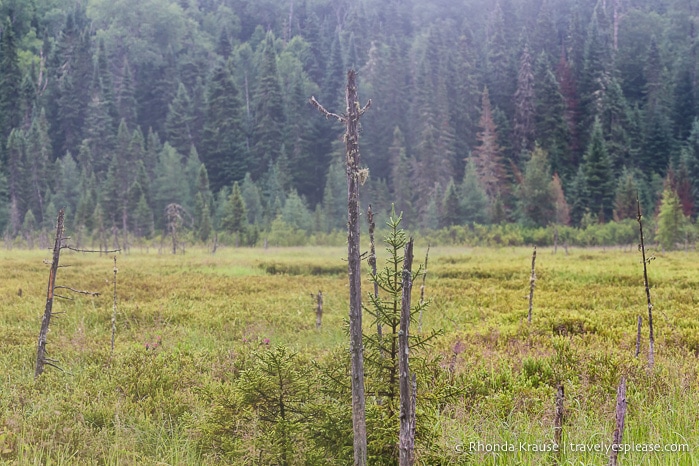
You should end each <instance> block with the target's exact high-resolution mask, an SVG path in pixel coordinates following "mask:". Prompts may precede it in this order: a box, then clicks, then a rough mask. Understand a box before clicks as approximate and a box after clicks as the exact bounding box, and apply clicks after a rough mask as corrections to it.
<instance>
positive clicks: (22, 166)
mask: <svg viewBox="0 0 699 466" xmlns="http://www.w3.org/2000/svg"><path fill="white" fill-rule="evenodd" d="M26 145H27V140H26V137H25V135H24V131H22V130H21V129H13V130H12V131H11V132H10V136H9V137H8V138H7V151H6V152H7V174H8V178H9V184H8V195H9V201H10V206H11V207H10V233H11V234H12V236H15V235H17V234H18V233H19V231H20V228H21V226H22V219H23V218H24V213H25V212H26V209H27V208H26V203H27V198H28V193H27V189H28V186H27V184H26V183H24V182H23V180H24V179H26V178H25V176H26V171H27V167H26V159H25V152H26Z"/></svg>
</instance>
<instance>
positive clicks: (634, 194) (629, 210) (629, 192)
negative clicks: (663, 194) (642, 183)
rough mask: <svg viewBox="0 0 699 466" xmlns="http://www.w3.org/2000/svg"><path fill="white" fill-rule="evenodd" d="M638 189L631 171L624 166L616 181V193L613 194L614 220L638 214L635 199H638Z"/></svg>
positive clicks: (633, 216)
mask: <svg viewBox="0 0 699 466" xmlns="http://www.w3.org/2000/svg"><path fill="white" fill-rule="evenodd" d="M639 191H640V189H639V186H638V183H637V182H636V178H635V177H634V173H633V171H631V170H629V169H627V168H626V167H624V170H623V171H622V172H621V176H620V177H619V181H618V182H617V187H616V194H615V196H614V220H624V219H625V218H632V219H635V218H636V216H637V215H638V209H637V204H636V200H637V199H638V196H639Z"/></svg>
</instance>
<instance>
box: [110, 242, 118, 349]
mask: <svg viewBox="0 0 699 466" xmlns="http://www.w3.org/2000/svg"><path fill="white" fill-rule="evenodd" d="M116 315H117V259H116V256H114V299H113V301H112V350H111V351H112V354H113V353H114V338H115V337H116Z"/></svg>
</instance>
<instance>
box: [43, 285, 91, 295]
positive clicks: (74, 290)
mask: <svg viewBox="0 0 699 466" xmlns="http://www.w3.org/2000/svg"><path fill="white" fill-rule="evenodd" d="M54 288H61V289H64V290H68V291H72V292H73V293H80V294H86V295H88V296H99V295H100V294H99V293H97V292H94V291H83V290H76V289H75V288H71V287H69V286H63V285H56V286H55V287H54Z"/></svg>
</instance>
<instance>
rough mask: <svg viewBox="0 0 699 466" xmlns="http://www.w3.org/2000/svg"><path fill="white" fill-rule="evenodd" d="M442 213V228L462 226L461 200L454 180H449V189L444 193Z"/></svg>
mask: <svg viewBox="0 0 699 466" xmlns="http://www.w3.org/2000/svg"><path fill="white" fill-rule="evenodd" d="M441 213H442V219H441V222H440V223H441V226H442V227H450V226H452V225H459V224H461V221H462V215H461V200H460V199H459V191H458V189H457V188H456V185H455V184H454V180H453V179H452V180H449V184H448V185H447V189H446V190H445V191H444V198H443V199H442V209H441Z"/></svg>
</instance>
